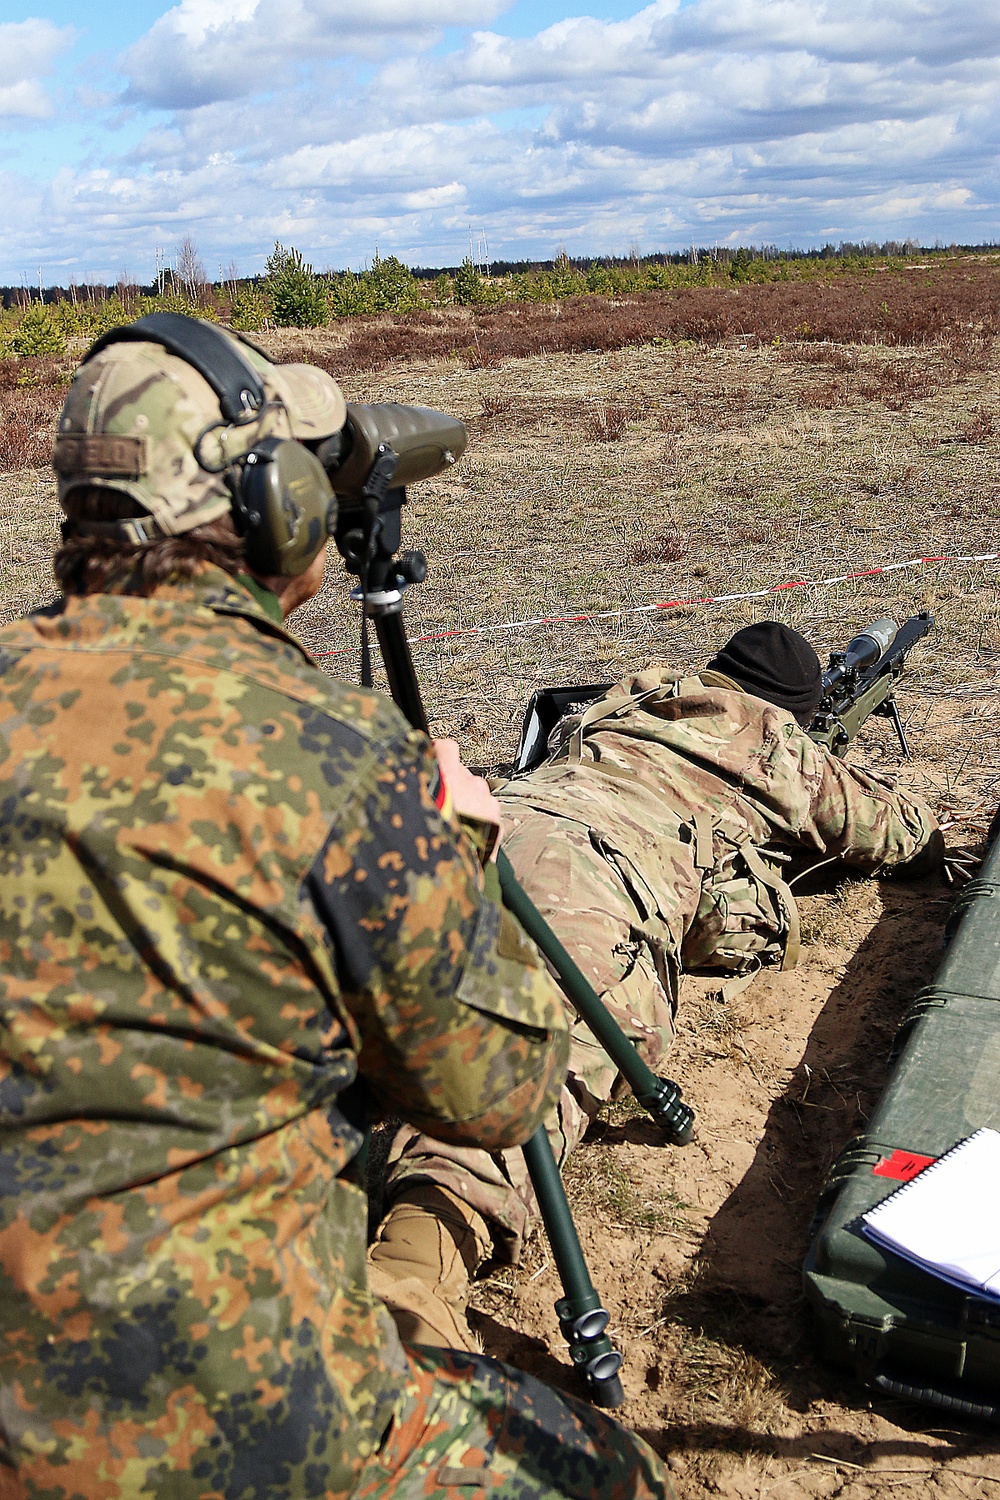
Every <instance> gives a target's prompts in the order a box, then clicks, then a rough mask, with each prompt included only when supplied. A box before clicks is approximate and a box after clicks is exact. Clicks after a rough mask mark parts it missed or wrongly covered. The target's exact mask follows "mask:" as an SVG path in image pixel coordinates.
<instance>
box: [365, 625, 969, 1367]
mask: <svg viewBox="0 0 1000 1500" xmlns="http://www.w3.org/2000/svg"><path fill="white" fill-rule="evenodd" d="M822 691H823V689H822V672H821V669H820V663H819V659H818V657H817V656H816V653H815V651H814V650H813V648H812V647H811V646H810V644H809V642H808V641H806V640H805V638H804V637H803V636H801V635H799V634H798V633H797V632H796V631H793V630H790V629H789V628H788V627H786V626H784V625H782V624H780V623H777V622H774V621H763V622H760V623H758V624H755V625H751V626H747V627H746V628H745V629H743V630H740V631H739V632H738V633H737V634H736V635H735V636H734V637H733V639H732V640H731V641H730V642H729V643H728V644H727V645H726V646H724V647H723V648H722V650H721V651H719V652H718V653H717V655H716V656H715V657H713V659H712V660H711V661H710V662H709V663H708V666H707V668H706V669H705V670H703V671H702V672H700V673H699V674H697V675H696V676H684V675H682V674H679V673H677V672H674V671H671V670H670V669H668V668H665V667H653V668H650V669H648V670H646V671H644V672H640V673H638V674H637V675H635V676H633V677H631V678H628V679H626V680H625V681H624V682H621V683H619V684H618V685H617V686H616V687H614V688H612V689H611V690H610V691H609V692H607V693H606V694H605V695H603V696H602V697H600V698H599V699H598V700H597V701H595V702H590V703H588V704H586V705H585V706H584V707H582V708H581V710H580V711H579V712H577V713H575V714H574V713H571V714H570V715H568V716H567V717H565V718H564V719H563V721H562V722H561V723H559V724H558V725H557V726H556V728H555V729H554V731H553V732H552V735H551V738H550V745H549V751H550V753H549V755H548V758H547V759H546V760H545V762H544V764H542V765H540V766H539V767H537V768H536V769H534V770H531V771H530V772H529V773H528V774H526V775H523V776H521V777H517V778H515V779H513V780H511V781H509V782H507V783H506V784H505V785H504V786H502V787H501V789H500V790H499V792H498V803H499V808H500V814H499V815H500V816H501V817H502V826H503V841H504V849H505V850H506V852H507V854H508V857H509V859H510V861H511V864H512V866H513V868H514V872H515V874H516V875H517V878H518V880H519V882H520V884H521V885H522V886H523V888H524V889H525V891H526V892H527V894H528V896H529V897H530V898H531V900H532V901H533V902H534V904H535V905H536V907H537V908H538V909H539V911H540V912H541V914H542V916H543V917H544V918H545V920H546V922H547V923H548V924H549V926H550V927H551V928H552V930H553V932H554V933H555V935H556V937H558V938H559V939H560V941H561V942H562V944H563V945H564V947H565V948H566V949H567V950H568V951H569V952H570V954H571V955H572V957H573V958H574V959H575V961H576V962H577V964H578V965H579V967H580V968H581V969H582V970H583V972H584V974H585V976H586V977H587V979H588V980H589V981H590V982H591V983H592V985H593V986H594V988H595V990H596V991H597V992H598V994H599V995H600V996H601V997H602V999H603V1001H604V1003H605V1004H606V1005H607V1006H608V1008H609V1010H610V1011H611V1012H612V1014H613V1015H614V1017H615V1019H616V1020H617V1021H618V1022H619V1024H620V1025H621V1026H622V1028H623V1029H624V1030H625V1031H626V1032H627V1033H628V1034H629V1035H630V1036H631V1037H632V1038H633V1039H634V1040H635V1042H636V1043H637V1045H638V1046H639V1048H640V1051H641V1053H642V1055H643V1057H644V1058H645V1060H646V1062H647V1063H649V1065H650V1066H651V1067H652V1068H654V1069H655V1068H656V1066H657V1063H658V1062H659V1060H660V1058H661V1057H662V1056H663V1055H664V1053H665V1052H666V1051H667V1049H668V1048H669V1046H670V1043H671V1040H672V1036H673V1028H674V1017H675V1014H676V1009H677V996H678V979H679V976H680V973H681V970H682V968H683V969H688V970H692V969H705V968H711V969H717V970H722V971H723V972H728V973H729V975H730V976H731V977H730V978H729V980H728V981H727V985H726V988H725V991H724V992H725V993H728V994H730V995H732V994H734V993H735V992H736V991H737V990H738V989H740V988H743V987H745V986H746V985H747V984H748V983H749V982H750V981H751V979H752V978H753V975H754V974H755V973H756V972H757V970H758V969H759V968H760V967H761V966H762V965H763V964H768V963H777V964H781V965H783V966H785V967H788V966H790V965H792V964H794V962H795V959H796V955H797V953H798V948H799V922H798V914H797V911H796V906H795V898H794V895H793V893H792V891H791V889H790V886H789V881H790V880H791V879H792V878H794V876H793V873H792V871H794V872H802V871H804V870H807V869H809V868H811V867H813V866H815V865H817V864H819V863H826V862H830V861H834V860H835V861H837V862H839V863H840V864H841V865H842V866H843V867H845V868H848V869H851V870H854V871H857V872H858V873H861V874H869V875H874V874H878V873H881V872H883V871H886V872H887V871H890V870H891V871H900V872H904V871H905V872H907V873H908V874H910V875H912V876H919V875H921V874H925V873H929V872H930V871H931V870H932V869H934V868H935V867H936V866H938V865H939V864H940V861H941V858H942V855H943V849H944V844H943V839H942V836H941V833H940V830H939V829H938V826H937V823H936V820H935V818H934V816H933V814H932V812H931V810H930V808H929V807H928V806H927V805H926V804H925V803H924V802H922V801H921V800H920V799H919V798H917V797H914V796H912V795H910V794H907V793H906V792H904V791H902V790H901V789H899V788H898V787H894V786H892V785H891V784H890V783H888V782H887V781H885V780H882V779H881V778H878V777H875V776H872V775H869V774H868V773H867V772H865V771H864V770H861V769H860V768H858V767H856V766H853V765H846V764H845V763H844V761H843V760H841V759H839V758H838V757H837V756H835V755H833V754H831V753H829V752H828V751H827V750H825V749H823V748H821V747H820V746H818V745H816V744H814V742H813V741H812V740H811V739H810V738H809V736H808V734H807V733H806V727H807V726H808V725H809V723H810V721H811V720H812V717H813V714H814V712H815V710H816V708H817V706H818V705H819V702H820V699H821V696H822ZM571 1022H572V1018H571ZM622 1087H623V1084H622V1080H621V1079H620V1078H619V1077H618V1075H617V1070H616V1069H615V1067H614V1065H613V1064H612V1063H611V1062H610V1060H609V1059H608V1057H607V1056H606V1054H605V1053H604V1052H603V1050H602V1049H601V1048H600V1046H599V1045H598V1044H597V1043H596V1041H595V1039H594V1037H593V1035H592V1034H591V1032H590V1031H589V1029H588V1027H587V1026H586V1024H585V1023H584V1022H583V1021H581V1020H576V1021H575V1022H572V1047H571V1054H570V1066H569V1074H568V1077H567V1079H566V1082H565V1084H564V1085H563V1088H562V1090H561V1092H560V1096H559V1099H558V1102H557V1104H556V1106H555V1108H554V1109H553V1110H552V1111H551V1112H550V1114H549V1116H548V1118H547V1120H546V1129H547V1131H548V1134H549V1136H550V1139H551V1142H552V1147H553V1151H554V1154H555V1156H556V1159H557V1160H558V1161H563V1160H565V1158H566V1156H567V1154H568V1153H569V1152H570V1151H572V1149H573V1148H574V1146H575V1145H576V1144H577V1142H578V1141H579V1140H580V1138H581V1136H582V1134H583V1132H584V1130H585V1129H586V1127H587V1125H588V1124H589V1123H590V1121H591V1120H592V1119H593V1118H594V1116H595V1115H596V1113H597V1111H598V1110H599V1109H600V1108H601V1106H602V1105H603V1104H604V1103H606V1102H607V1100H608V1099H609V1098H611V1097H613V1096H614V1095H615V1094H616V1093H617V1092H618V1091H619V1090H620V1089H621V1088H622ZM391 1163H392V1165H391V1169H390V1175H389V1180H388V1202H389V1205H390V1206H389V1212H388V1214H387V1216H386V1218H385V1219H384V1221H383V1223H382V1225H381V1227H380V1230H379V1234H378V1237H377V1240H376V1243H375V1245H374V1246H373V1248H372V1252H371V1259H372V1279H373V1285H374V1286H375V1287H376V1288H377V1289H378V1291H379V1293H380V1295H381V1296H382V1297H383V1298H384V1299H385V1301H386V1302H387V1304H388V1305H389V1306H390V1307H391V1308H392V1309H393V1312H394V1315H395V1316H396V1319H397V1322H398V1324H399V1326H400V1327H401V1328H402V1329H404V1330H405V1331H406V1336H407V1337H409V1338H411V1339H413V1340H415V1341H417V1342H423V1343H426V1344H433V1343H438V1344H451V1345H460V1346H461V1347H466V1348H471V1347H474V1338H473V1336H472V1335H471V1334H470V1332H469V1328H468V1324H467V1323H466V1321H465V1316H464V1309H465V1303H466V1300H467V1296H468V1287H469V1278H470V1276H471V1275H474V1274H475V1272H476V1270H477V1269H479V1267H480V1266H482V1265H483V1264H484V1263H485V1262H486V1261H487V1260H488V1259H491V1258H493V1257H494V1256H499V1257H500V1258H502V1259H508V1260H513V1261H515V1262H516V1261H517V1259H518V1258H519V1255H520V1248H521V1244H522V1241H523V1238H524V1234H525V1231H526V1229H527V1227H528V1224H529V1219H530V1216H531V1214H532V1212H533V1209H534V1200H533V1196H532V1190H531V1184H530V1181H529V1180H528V1178H527V1175H526V1173H525V1170H524V1164H523V1161H522V1158H521V1155H520V1153H519V1152H503V1153H489V1152H486V1151H481V1150H470V1149H468V1148H467V1147H461V1146H454V1145H449V1144H446V1143H441V1142H438V1141H431V1140H429V1139H428V1138H427V1137H426V1136H425V1135H422V1134H421V1133H420V1132H419V1131H418V1130H416V1129H414V1128H413V1127H412V1126H405V1127H404V1128H403V1129H402V1130H400V1132H399V1133H398V1135H397V1137H396V1139H395V1141H394V1144H393V1148H392V1152H391Z"/></svg>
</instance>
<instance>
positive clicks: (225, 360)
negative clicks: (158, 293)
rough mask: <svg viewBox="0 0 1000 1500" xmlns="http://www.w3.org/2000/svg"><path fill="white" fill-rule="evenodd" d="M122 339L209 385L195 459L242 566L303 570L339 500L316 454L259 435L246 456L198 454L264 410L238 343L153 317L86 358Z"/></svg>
mask: <svg viewBox="0 0 1000 1500" xmlns="http://www.w3.org/2000/svg"><path fill="white" fill-rule="evenodd" d="M122 342H141V343H153V344H162V345H163V347H164V349H166V350H167V352H168V353H169V354H174V355H176V356H177V357H178V358H179V359H183V360H185V361H186V363H187V364H189V365H192V366H193V367H194V369H196V370H197V371H198V373H199V375H201V376H203V378H204V379H205V380H206V381H207V382H208V384H209V385H210V386H211V388H212V390H213V391H214V392H215V394H216V396H217V397H218V399H219V408H220V411H221V414H222V416H221V420H220V421H217V422H211V423H209V425H208V426H207V427H206V428H205V429H204V430H203V431H202V432H201V433H200V434H199V436H198V438H197V440H196V442H195V445H194V455H195V458H196V459H197V460H198V463H199V464H200V465H201V467H202V468H203V469H206V470H207V471H208V472H209V473H219V474H222V475H223V478H224V480H225V483H226V485H227V487H228V489H229V492H230V496H231V505H232V516H233V523H234V525H235V527H236V530H237V531H238V532H239V534H240V536H241V537H243V539H244V544H245V547H246V556H247V564H248V566H249V567H250V568H251V569H252V571H253V572H255V573H259V574H262V575H263V576H264V577H273V576H276V575H277V576H282V577H286V578H293V577H296V576H297V575H298V574H300V573H304V572H305V571H306V569H307V568H308V567H309V565H310V563H311V562H312V561H313V559H314V558H315V556H316V554H317V553H318V552H319V550H320V548H321V547H322V546H323V544H324V543H325V542H326V541H327V539H328V538H329V537H331V536H332V535H333V534H334V531H335V528H336V524H337V499H336V496H335V495H334V493H333V489H332V487H331V485H330V481H329V479H328V478H327V475H326V471H325V469H324V468H323V465H322V464H321V463H320V461H319V459H318V458H317V457H316V455H315V454H314V453H312V452H311V451H310V450H309V449H308V448H307V447H305V445H304V444H303V443H301V442H299V441H298V440H297V439H296V438H280V437H265V438H262V439H261V440H260V441H259V442H257V443H255V444H254V446H253V447H252V448H251V449H250V451H249V452H248V453H245V454H243V455H241V456H240V457H239V458H235V459H233V460H232V461H231V462H229V463H227V464H225V465H222V466H218V467H217V466H215V465H212V464H210V463H208V462H206V460H205V459H204V458H203V456H202V454H201V452H200V448H201V444H202V442H203V440H204V439H205V438H206V437H207V436H208V435H209V433H211V432H214V431H217V430H218V429H220V428H225V427H244V426H246V425H248V424H249V423H251V422H256V421H258V420H259V418H260V417H261V415H262V414H263V412H264V409H265V407H266V405H267V402H268V397H267V393H266V391H265V389H264V385H263V382H262V380H261V378H260V375H259V373H258V372H257V370H256V369H255V368H254V366H253V365H252V364H251V363H250V361H249V360H248V359H246V358H245V357H244V356H243V354H242V353H241V352H240V349H239V347H238V345H237V344H236V343H235V342H234V341H233V340H232V339H230V338H227V337H226V335H225V334H224V333H223V332H222V331H221V330H220V329H218V328H215V327H213V326H212V324H211V323H205V322H202V321H200V320H199V319H196V318H189V317H186V316H185V315H184V314H183V313H169V312H159V313H150V314H149V315H148V316H147V317H144V318H139V319H138V321H137V322H135V323H129V324H127V325H126V326H125V327H123V328H113V329H111V330H109V332H107V333H105V334H104V335H102V337H101V338H99V339H98V340H97V342H96V343H95V344H94V345H93V346H92V347H91V348H90V349H89V350H88V352H87V355H86V358H87V359H90V358H91V357H92V356H93V355H95V354H98V353H100V351H101V350H102V349H105V348H107V346H108V345H109V344H115V343H122ZM254 347H256V346H254ZM257 352H258V353H260V354H263V350H258V351H257ZM264 358H267V356H266V355H264Z"/></svg>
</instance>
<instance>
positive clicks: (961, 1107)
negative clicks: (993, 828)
mask: <svg viewBox="0 0 1000 1500" xmlns="http://www.w3.org/2000/svg"><path fill="white" fill-rule="evenodd" d="M945 941H946V948H945V955H944V959H943V960H942V963H941V966H940V968H939V969H938V972H937V975H936V977H935V980H934V983H933V984H931V985H928V986H927V987H925V988H924V989H922V990H921V991H920V992H919V993H918V994H917V996H916V998H915V1000H914V1002H913V1004H912V1005H911V1007H910V1009H909V1011H908V1012H907V1015H906V1017H905V1018H904V1020H903V1023H902V1025H901V1027H900V1029H899V1032H898V1034H897V1037H896V1041H895V1044H894V1047H893V1052H892V1057H891V1059H890V1066H891V1069H892V1072H891V1077H890V1079H889V1083H888V1084H887V1086H886V1088H885V1090H884V1092H883V1094H882V1097H881V1099H880V1100H879V1103H878V1106H877V1108H876V1110H875V1112H874V1114H873V1115H872V1118H871V1120H870V1122H869V1125H868V1129H867V1130H866V1131H865V1133H864V1135H861V1136H857V1137H855V1139H854V1140H853V1141H851V1142H850V1144H849V1145H848V1146H847V1148H846V1149H845V1150H844V1151H843V1152H842V1153H841V1155H840V1156H839V1158H838V1159H837V1161H836V1162H835V1163H834V1166H833V1168H832V1170H831V1172H830V1175H829V1177H828V1179H827V1182H826V1186H825V1187H824V1189H823V1193H822V1195H821V1197H820V1201H819V1207H818V1209H817V1213H816V1218H815V1221H814V1231H815V1232H814V1235H813V1240H812V1244H811V1246H810V1249H809V1253H808V1255H807V1256H806V1261H805V1266H804V1270H803V1276H804V1282H805V1293H806V1299H807V1301H808V1302H809V1303H810V1305H811V1307H812V1309H813V1312H814V1314H815V1318H816V1322H817V1324H818V1328H819V1331H820V1339H821V1352H822V1353H823V1354H824V1355H825V1356H826V1357H827V1358H828V1359H830V1360H832V1361H833V1362H834V1363H836V1364H839V1365H841V1366H845V1367H848V1368H851V1369H853V1370H854V1372H855V1373H856V1374H857V1375H858V1376H859V1377H860V1378H861V1379H862V1380H863V1381H864V1382H865V1383H866V1384H867V1385H869V1386H872V1387H875V1388H876V1389H879V1390H881V1391H885V1392H887V1393H890V1394H892V1395H897V1396H902V1397H906V1398H909V1399H912V1400H916V1401H924V1402H928V1403H930V1404H931V1405H932V1406H935V1407H937V1408H939V1409H941V1410H944V1411H948V1412H951V1413H953V1414H955V1415H957V1416H962V1417H969V1418H975V1419H979V1420H985V1421H988V1422H1000V1301H994V1300H991V1299H988V1298H985V1297H975V1296H971V1295H969V1294H967V1293H964V1292H962V1291H960V1290H959V1289H958V1288H956V1287H952V1286H949V1285H948V1283H947V1282H944V1281H941V1280H939V1279H938V1278H937V1277H936V1276H932V1275H931V1274H930V1273H929V1272H926V1271H922V1270H920V1269H919V1268H917V1267H915V1266H912V1265H910V1264H909V1262H907V1261H905V1260H903V1259H902V1258H901V1257H899V1256H896V1255H893V1254H892V1252H891V1251H888V1250H881V1249H878V1248H877V1247H876V1246H875V1245H873V1244H871V1243H870V1242H869V1241H868V1240H866V1239H864V1238H863V1237H862V1235H861V1232H860V1225H859V1222H858V1221H859V1219H860V1216H861V1215H862V1214H863V1213H866V1212H867V1211H868V1210H869V1209H870V1208H873V1207H874V1206H875V1204H876V1203H879V1202H881V1200H882V1199H883V1198H885V1197H887V1196H888V1195H889V1194H890V1193H891V1192H894V1191H895V1190H896V1189H897V1188H898V1187H899V1186H900V1183H899V1181H893V1180H892V1179H891V1178H887V1177H884V1176H876V1175H874V1169H875V1168H876V1167H878V1166H879V1165H880V1164H881V1163H884V1162H886V1161H887V1160H888V1158H889V1157H890V1156H892V1153H893V1152H896V1151H900V1152H913V1153H916V1154H919V1155H921V1156H929V1157H938V1156H943V1155H944V1153H945V1152H946V1151H948V1150H949V1149H950V1148H951V1147H952V1146H954V1145H955V1144H956V1143H957V1142H958V1141H960V1140H963V1139H964V1138H965V1137H966V1136H968V1135H971V1134H972V1132H973V1131H974V1130H978V1129H979V1128H980V1127H981V1126H984V1125H985V1126H990V1127H992V1128H993V1129H995V1130H996V1129H1000V838H997V839H995V840H994V842H993V844H992V846H991V848H990V852H989V854H988V856H987V858H986V860H985V862H984V864H983V866H982V869H981V871H980V874H979V876H978V878H977V879H975V880H974V881H972V882H970V884H969V885H968V886H966V887H965V889H964V890H963V892H962V894H961V895H960V897H959V899H958V901H957V903H956V905H955V908H954V910H953V912H952V914H951V917H950V919H949V922H948V926H947V928H946V930H945ZM982 1190H983V1193H984V1194H995V1193H997V1192H1000V1182H988V1183H983V1185H982Z"/></svg>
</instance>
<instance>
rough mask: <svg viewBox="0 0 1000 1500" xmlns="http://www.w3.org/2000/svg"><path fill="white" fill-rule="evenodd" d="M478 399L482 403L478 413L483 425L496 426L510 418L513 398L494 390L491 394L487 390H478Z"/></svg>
mask: <svg viewBox="0 0 1000 1500" xmlns="http://www.w3.org/2000/svg"><path fill="white" fill-rule="evenodd" d="M479 399H480V401H481V402H482V403H483V409H482V411H481V412H480V414H479V421H480V423H481V425H482V426H484V427H498V426H501V425H503V424H504V423H506V422H508V421H509V420H510V416H511V407H512V406H513V398H512V397H510V396H506V395H504V394H503V393H502V392H499V391H498V392H496V393H494V394H493V395H491V394H490V392H489V391H480V392H479Z"/></svg>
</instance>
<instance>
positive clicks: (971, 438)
mask: <svg viewBox="0 0 1000 1500" xmlns="http://www.w3.org/2000/svg"><path fill="white" fill-rule="evenodd" d="M995 430H996V423H995V421H994V417H993V413H992V412H990V411H988V410H987V408H986V407H985V406H974V407H973V408H972V411H971V413H970V415H969V420H968V421H967V422H966V424H965V426H964V427H963V428H962V429H961V436H962V439H963V441H964V442H966V443H988V442H989V440H990V438H991V437H992V436H993V434H994V432H995Z"/></svg>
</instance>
